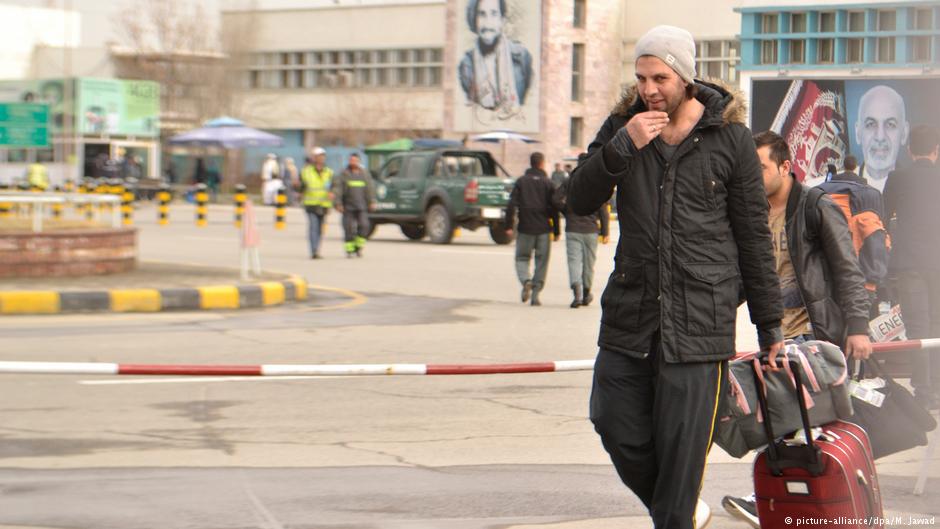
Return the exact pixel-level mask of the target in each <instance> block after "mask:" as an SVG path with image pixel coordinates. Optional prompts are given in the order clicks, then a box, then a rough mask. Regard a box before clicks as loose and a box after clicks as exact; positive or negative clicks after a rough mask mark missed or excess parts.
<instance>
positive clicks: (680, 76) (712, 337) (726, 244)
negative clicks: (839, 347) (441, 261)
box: [568, 26, 783, 529]
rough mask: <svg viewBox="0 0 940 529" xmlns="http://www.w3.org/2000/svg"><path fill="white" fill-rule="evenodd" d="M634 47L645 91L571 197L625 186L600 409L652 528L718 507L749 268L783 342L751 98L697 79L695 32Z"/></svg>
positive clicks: (581, 172)
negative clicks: (708, 498)
mask: <svg viewBox="0 0 940 529" xmlns="http://www.w3.org/2000/svg"><path fill="white" fill-rule="evenodd" d="M636 55H637V60H636V79H637V84H636V89H635V91H634V92H633V93H631V94H628V96H627V97H625V98H624V101H622V102H621V103H620V104H619V105H618V106H617V108H616V109H615V110H614V112H613V113H612V114H611V115H610V116H609V117H608V118H607V121H606V122H605V123H604V125H603V126H602V127H601V130H600V131H599V132H598V133H597V137H596V138H595V139H594V141H593V142H592V143H591V145H590V146H589V147H588V153H587V154H586V155H583V156H582V157H581V159H580V161H579V163H578V167H577V168H576V169H575V170H574V173H573V174H572V177H571V187H570V190H569V195H568V201H569V204H570V205H571V207H572V209H573V210H574V211H575V213H578V214H581V215H587V214H590V213H592V212H594V211H596V210H597V209H598V208H599V207H600V206H601V205H602V204H604V203H605V202H607V200H608V199H609V198H610V196H611V194H612V193H613V191H614V189H615V188H616V191H617V211H618V221H619V223H620V241H619V243H618V244H617V253H616V259H615V265H614V272H613V274H611V276H610V279H609V281H608V283H607V288H606V289H605V291H604V294H603V295H602V297H601V307H602V309H603V311H602V316H601V328H600V336H599V339H598V344H599V346H600V350H599V352H598V356H597V360H596V363H595V367H594V385H593V389H592V393H591V405H590V409H591V420H592V421H593V422H594V427H595V429H596V430H597V432H598V433H599V434H600V437H601V441H602V442H603V444H604V448H605V449H606V450H607V452H608V453H609V454H610V457H611V460H612V461H613V463H614V466H615V467H616V469H617V472H618V474H619V475H620V478H621V480H623V482H624V483H625V484H626V485H627V486H628V487H629V488H630V489H632V490H633V492H634V493H636V495H637V496H639V498H640V500H641V501H643V503H644V504H645V505H646V506H647V508H648V509H649V512H650V515H651V517H652V519H653V523H654V525H655V527H656V528H657V529H664V528H669V529H672V528H677V529H692V528H693V527H701V526H703V525H704V523H706V522H707V518H708V516H709V513H708V511H707V507H705V508H702V505H703V504H702V503H701V502H698V501H697V500H698V496H699V491H700V489H701V486H702V482H703V479H704V472H705V460H706V457H707V454H708V451H709V448H710V446H711V442H712V434H713V432H714V428H715V421H716V413H717V410H718V403H719V402H720V395H721V393H722V391H723V389H724V388H725V387H726V380H727V377H726V375H725V371H726V368H727V360H728V359H729V358H731V357H732V356H733V355H734V353H735V339H734V335H735V317H736V314H737V305H738V297H739V292H740V290H739V283H740V282H739V279H742V278H743V287H744V294H745V295H746V298H747V300H748V308H749V309H750V314H751V319H752V321H753V322H754V323H755V324H756V325H757V328H758V341H759V342H760V345H761V347H762V348H763V349H766V350H769V351H771V352H774V353H776V351H778V350H779V349H780V348H781V347H782V345H783V341H782V340H783V336H782V334H781V332H780V320H781V317H782V312H783V311H782V308H781V303H780V286H779V283H778V282H777V276H776V273H775V272H774V262H773V252H772V247H771V241H770V232H769V230H768V229H767V199H766V197H765V196H764V188H763V185H762V182H761V169H760V164H759V162H758V160H757V154H756V152H755V149H754V141H753V139H752V138H751V132H750V131H749V130H748V129H747V127H746V126H745V125H744V108H743V102H742V101H741V100H739V99H738V98H736V97H735V96H733V95H732V94H730V93H728V92H727V91H725V90H724V89H722V88H720V87H717V86H715V85H711V84H708V83H704V82H701V81H695V80H694V75H695V43H694V41H693V39H692V36H691V35H690V34H689V33H688V32H687V31H685V30H682V29H679V28H675V27H671V26H659V27H656V28H653V29H652V30H651V31H650V32H649V33H647V34H646V35H644V36H643V37H641V38H640V39H639V41H637V44H636Z"/></svg>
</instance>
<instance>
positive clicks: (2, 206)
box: [0, 182, 13, 219]
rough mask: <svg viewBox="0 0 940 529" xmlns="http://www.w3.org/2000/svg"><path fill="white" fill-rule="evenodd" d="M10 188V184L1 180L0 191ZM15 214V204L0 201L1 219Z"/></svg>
mask: <svg viewBox="0 0 940 529" xmlns="http://www.w3.org/2000/svg"><path fill="white" fill-rule="evenodd" d="M9 188H10V184H7V183H6V182H0V192H2V191H6V190H7V189H9ZM12 214H13V204H12V203H9V202H0V219H6V218H9V217H10V216H11V215H12Z"/></svg>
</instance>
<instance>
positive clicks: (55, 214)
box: [52, 186, 64, 220]
mask: <svg viewBox="0 0 940 529" xmlns="http://www.w3.org/2000/svg"><path fill="white" fill-rule="evenodd" d="M52 190H53V191H55V192H56V193H61V192H62V188H61V187H59V186H55V187H54V188H52ZM63 207H64V206H63V205H62V203H61V202H56V203H54V204H52V218H54V219H56V220H59V219H61V218H62V208H63Z"/></svg>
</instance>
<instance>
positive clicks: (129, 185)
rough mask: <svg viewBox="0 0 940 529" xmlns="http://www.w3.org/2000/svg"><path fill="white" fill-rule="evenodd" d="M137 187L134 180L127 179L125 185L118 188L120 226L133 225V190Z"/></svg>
mask: <svg viewBox="0 0 940 529" xmlns="http://www.w3.org/2000/svg"><path fill="white" fill-rule="evenodd" d="M136 186H137V179H136V178H128V179H127V182H126V185H122V186H120V188H119V189H120V190H121V224H123V225H124V226H133V225H134V188H135V187H136Z"/></svg>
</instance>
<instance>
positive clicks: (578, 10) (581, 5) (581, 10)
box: [573, 0, 587, 28]
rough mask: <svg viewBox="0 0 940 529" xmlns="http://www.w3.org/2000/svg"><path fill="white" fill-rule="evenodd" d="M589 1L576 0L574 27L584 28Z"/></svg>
mask: <svg viewBox="0 0 940 529" xmlns="http://www.w3.org/2000/svg"><path fill="white" fill-rule="evenodd" d="M586 3H587V0H574V23H573V25H574V27H576V28H583V27H584V24H585V18H586V17H585V15H586V12H585V9H586V7H587V6H586V5H585V4H586Z"/></svg>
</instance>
